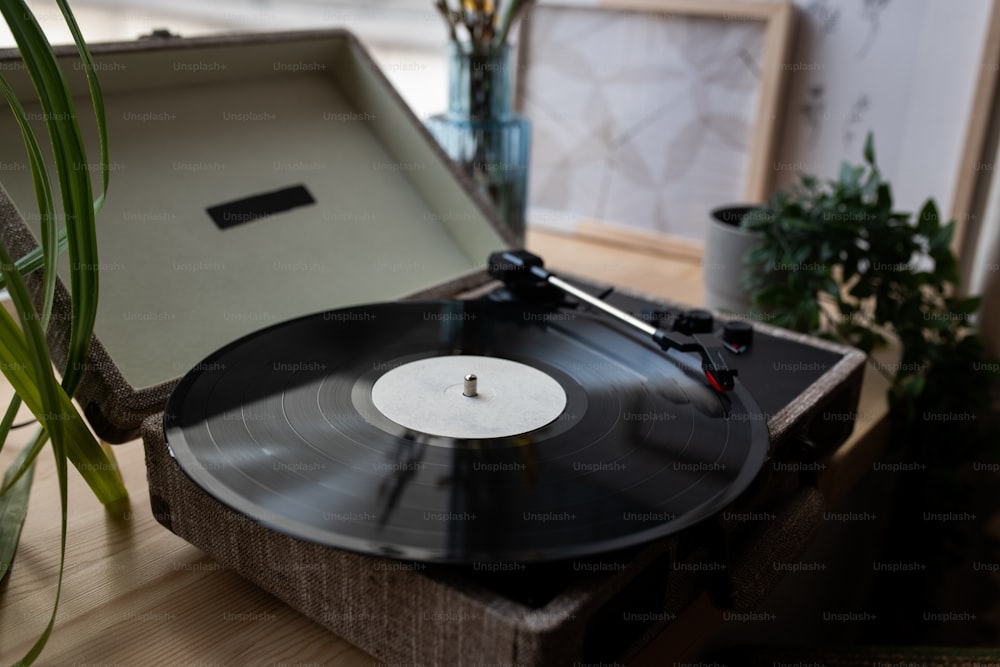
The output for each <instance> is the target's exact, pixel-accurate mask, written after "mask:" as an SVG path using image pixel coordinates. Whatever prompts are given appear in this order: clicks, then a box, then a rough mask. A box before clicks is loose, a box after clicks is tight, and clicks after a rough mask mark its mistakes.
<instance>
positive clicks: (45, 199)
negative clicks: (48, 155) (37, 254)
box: [0, 78, 59, 330]
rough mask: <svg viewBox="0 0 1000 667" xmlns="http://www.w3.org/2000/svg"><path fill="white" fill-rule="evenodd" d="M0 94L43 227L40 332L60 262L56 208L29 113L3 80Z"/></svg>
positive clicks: (46, 320)
mask: <svg viewBox="0 0 1000 667" xmlns="http://www.w3.org/2000/svg"><path fill="white" fill-rule="evenodd" d="M0 92H2V93H3V95H4V97H6V98H7V104H8V106H9V107H10V108H11V110H12V111H13V112H14V118H15V119H16V120H17V124H18V127H19V128H20V130H21V138H22V140H23V141H24V149H25V151H26V152H27V154H28V163H29V164H30V165H31V178H32V181H33V184H34V187H35V200H36V202H37V204H38V212H39V217H40V222H41V228H42V245H41V248H40V250H41V259H42V265H43V266H44V267H45V272H44V273H43V274H42V276H43V278H42V329H43V330H44V329H48V326H49V318H50V317H51V316H52V302H53V299H54V297H55V291H56V264H57V263H58V261H59V246H58V244H57V243H56V238H57V232H56V219H55V215H54V213H53V210H54V209H55V206H54V205H53V203H52V189H51V188H50V187H49V172H48V169H46V167H45V160H44V159H43V158H42V151H41V149H40V148H39V147H38V139H37V138H36V137H35V133H34V131H33V130H32V129H31V123H30V122H29V121H28V114H27V113H25V111H24V107H23V106H22V105H21V102H20V100H18V99H17V96H16V95H15V94H14V91H13V90H11V88H10V86H9V85H8V84H7V82H6V81H5V80H3V79H2V78H0ZM4 282H6V280H5V281H4Z"/></svg>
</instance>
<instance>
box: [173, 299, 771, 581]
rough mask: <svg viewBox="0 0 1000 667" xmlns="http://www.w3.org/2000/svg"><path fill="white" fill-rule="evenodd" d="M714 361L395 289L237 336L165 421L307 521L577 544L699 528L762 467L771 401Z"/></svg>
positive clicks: (477, 541)
mask: <svg viewBox="0 0 1000 667" xmlns="http://www.w3.org/2000/svg"><path fill="white" fill-rule="evenodd" d="M698 363H699V362H698V359H697V358H696V357H694V356H692V355H686V354H679V353H678V354H675V353H671V354H665V353H663V352H662V351H660V350H659V349H658V348H656V347H654V346H653V345H652V344H651V343H649V342H647V341H646V340H644V339H643V338H642V335H641V334H635V333H633V332H632V331H631V330H628V329H626V328H625V327H624V326H622V325H619V324H618V323H617V322H613V321H609V320H608V319H607V318H605V317H603V316H600V315H595V314H590V313H588V312H578V311H575V310H572V309H565V310H563V309H559V310H549V309H545V308H533V307H526V306H523V305H520V304H517V303H499V302H492V301H435V302H398V303H387V304H376V305H372V306H366V307H361V308H350V309H343V310H337V311H331V312H327V313H320V314H316V315H311V316H307V317H303V318H299V319H296V320H292V321H289V322H285V323H282V324H278V325H275V326H272V327H269V328H267V329H263V330H261V331H259V332H256V333H253V334H251V335H249V336H247V337H245V338H243V339H240V340H238V341H236V342H234V343H232V344H230V345H228V346H227V347H225V348H223V349H222V350H220V351H218V352H216V353H215V354H213V355H211V356H210V357H208V358H207V359H205V360H204V361H203V362H202V363H200V364H199V365H198V366H197V367H196V368H195V369H194V370H192V371H191V372H190V373H188V374H187V375H186V376H185V377H184V378H183V379H182V381H181V383H180V384H179V385H178V387H177V389H176V390H175V391H174V393H173V395H172V396H171V398H170V401H169V403H168V406H167V411H166V416H165V423H164V426H165V433H166V438H167V443H168V445H169V447H170V450H171V452H172V454H173V456H174V458H175V459H176V461H177V463H178V464H179V465H180V467H181V468H182V469H183V470H184V472H185V473H186V474H187V475H188V476H190V478H191V479H192V480H193V481H194V482H195V483H196V484H197V485H198V486H200V487H201V488H202V489H204V490H205V491H206V492H207V493H209V494H211V495H212V496H214V497H215V498H216V499H218V500H219V501H221V502H222V503H224V504H226V505H228V506H229V507H231V508H232V509H234V510H236V511H238V512H240V513H242V514H244V515H246V516H248V517H250V518H252V519H253V520H255V521H257V522H259V523H261V524H263V525H265V526H268V527H270V528H273V529H275V530H277V531H280V532H283V533H286V534H288V535H292V536H294V537H297V538H301V539H304V540H309V541H313V542H317V543H319V544H323V545H328V546H331V547H338V548H344V549H350V550H354V551H359V552H366V553H371V554H376V555H381V556H388V557H395V558H404V559H412V560H421V561H428V562H450V563H470V562H475V561H480V560H494V561H531V560H538V561H546V560H560V559H567V558H574V557H580V556H587V555H595V554H600V553H604V552H608V551H612V550H616V549H619V548H624V547H627V546H632V545H635V544H639V543H642V542H646V541H649V540H652V539H655V538H657V537H661V536H664V535H667V534H670V533H673V532H675V531H677V530H680V529H681V528H684V527H686V526H690V525H692V524H694V523H695V522H697V521H700V520H702V519H705V518H707V517H709V516H711V515H713V514H714V513H716V512H718V511H720V510H721V509H722V508H723V507H725V506H726V505H727V504H728V503H729V502H730V501H732V500H733V499H734V498H735V497H736V496H737V495H738V494H739V493H741V492H742V491H743V490H744V489H745V488H746V487H747V486H748V485H749V484H750V482H752V481H753V479H754V478H755V477H756V475H757V473H758V472H759V470H760V468H761V466H762V465H763V463H764V461H765V459H766V457H767V454H768V435H767V426H766V422H765V418H764V416H763V414H762V413H761V411H760V410H759V409H758V408H757V407H756V404H755V403H754V401H753V400H752V398H751V397H750V395H749V393H748V392H747V391H746V389H745V388H744V387H743V386H742V385H741V384H740V383H737V387H736V389H735V390H734V391H731V392H727V393H725V394H720V393H717V392H715V391H714V390H712V389H711V388H709V387H708V386H707V385H706V384H705V381H704V375H703V374H702V373H701V372H700V370H699V368H698ZM471 375H475V376H476V378H475V380H474V381H471V385H472V387H473V391H472V392H471V393H472V395H466V390H467V389H468V388H469V386H470V385H469V381H467V378H466V376H471Z"/></svg>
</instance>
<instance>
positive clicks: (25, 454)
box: [0, 0, 127, 664]
mask: <svg viewBox="0 0 1000 667" xmlns="http://www.w3.org/2000/svg"><path fill="white" fill-rule="evenodd" d="M58 4H59V7H60V9H61V11H62V13H63V16H64V18H65V20H66V22H67V25H68V26H69V28H70V31H71V33H72V34H73V36H74V40H75V41H76V44H77V48H78V52H79V54H80V59H81V61H82V64H83V69H84V70H85V71H86V75H87V81H88V85H89V88H90V93H91V101H92V103H93V107H94V112H95V114H96V118H97V127H98V134H99V139H100V143H101V164H102V189H101V192H100V193H99V194H98V196H97V198H96V201H95V199H94V192H93V188H92V186H91V182H90V173H89V171H88V170H87V169H85V168H81V165H87V164H89V162H88V161H87V155H86V150H85V148H84V140H83V136H82V134H81V132H80V127H79V123H78V121H77V116H76V109H75V106H74V103H73V98H72V95H71V93H70V91H69V87H68V85H67V82H66V80H65V78H64V76H63V73H62V70H61V68H60V65H59V62H58V60H57V59H56V56H55V53H54V52H53V50H52V47H51V45H50V44H49V43H48V40H47V39H46V37H45V35H44V33H43V32H42V29H41V27H40V26H39V25H38V22H37V21H36V19H35V16H34V14H33V13H32V12H31V10H30V9H29V8H28V6H27V5H26V4H25V3H24V1H23V0H0V13H2V14H3V16H4V20H5V21H6V22H7V25H8V27H9V28H10V29H11V32H12V34H13V35H14V38H15V40H16V41H17V47H18V51H19V52H20V55H21V59H22V60H23V62H24V64H25V68H26V70H27V72H28V74H29V75H30V77H31V81H32V83H33V84H34V89H35V93H36V95H37V105H38V106H39V107H40V109H41V112H42V114H41V115H42V117H43V118H44V119H45V130H46V134H47V135H48V139H49V144H50V146H51V150H52V158H53V159H52V165H53V166H54V167H55V172H56V177H55V179H54V181H53V179H52V177H51V175H50V174H49V170H48V167H47V166H46V161H45V159H44V157H43V152H42V149H41V144H40V142H39V141H38V138H37V136H36V132H35V128H34V127H33V126H32V124H31V123H30V122H29V115H28V114H27V112H26V111H25V108H24V105H23V104H22V101H21V100H20V99H18V97H17V95H16V94H15V92H14V89H13V88H12V87H11V86H10V85H9V83H8V81H7V80H6V79H5V78H3V77H0V93H2V94H3V96H4V98H5V99H6V101H7V105H8V107H9V108H10V110H11V112H12V114H13V117H14V120H15V122H16V123H17V127H18V129H19V131H20V134H21V138H22V139H23V141H24V145H25V151H26V153H27V156H28V161H29V164H30V167H31V175H32V183H33V185H34V189H35V195H36V204H37V206H38V212H39V220H40V221H41V245H40V247H39V248H38V249H37V251H35V252H33V253H30V254H29V255H28V256H25V257H22V258H19V259H18V260H17V261H16V262H15V261H14V259H13V258H12V257H11V255H10V253H9V252H8V249H7V248H6V247H5V246H3V245H2V244H0V280H2V282H0V285H2V286H4V287H6V288H7V290H8V291H9V293H10V295H11V299H12V301H13V303H14V307H15V310H16V312H17V319H16V320H15V318H13V317H11V316H10V314H9V313H8V312H7V311H6V309H3V308H0V362H2V363H0V367H2V369H3V373H4V375H5V377H6V379H7V381H8V382H10V384H11V386H12V387H13V388H14V391H15V393H16V396H15V398H14V400H13V401H12V402H11V405H10V406H8V408H7V410H6V411H5V413H4V417H3V419H2V421H0V448H2V446H3V444H4V443H5V442H6V440H7V436H8V435H9V433H10V427H11V424H12V423H13V420H14V416H15V414H16V413H17V410H18V408H19V407H20V406H21V404H22V403H23V404H24V405H26V406H27V407H28V408H29V409H30V410H31V412H32V413H33V415H34V417H35V419H36V420H37V421H38V424H39V426H40V428H39V430H38V432H37V433H36V435H35V436H34V438H32V439H31V441H30V442H29V443H28V445H27V446H26V447H25V449H23V450H22V451H21V452H20V454H19V456H18V457H17V459H16V460H15V461H14V462H13V464H12V465H11V467H10V468H9V469H8V470H7V472H6V473H5V475H4V477H3V481H2V486H0V577H3V576H6V574H7V573H8V572H9V570H10V564H11V562H12V560H13V557H14V553H15V551H16V548H17V542H18V540H19V537H20V532H21V526H22V524H23V521H24V517H25V514H26V507H27V500H28V494H29V491H30V488H31V482H32V478H33V466H34V462H35V459H36V458H37V456H38V455H39V453H41V451H42V449H43V447H44V446H45V444H46V443H47V442H51V444H52V451H53V453H54V454H55V462H56V473H57V480H58V486H59V498H60V504H61V507H62V512H61V514H62V527H61V528H62V529H61V537H60V545H59V554H60V567H59V578H58V582H57V586H56V597H55V602H54V603H53V606H52V615H51V616H50V618H49V620H48V624H47V625H46V627H45V628H44V629H43V630H42V632H41V636H40V637H39V638H38V640H37V641H36V642H35V644H34V645H33V646H32V647H31V648H30V649H29V651H28V653H27V654H26V655H25V656H24V657H23V658H22V659H21V661H19V662H20V663H23V664H30V663H32V662H33V661H34V660H36V659H37V658H38V656H39V654H40V653H41V652H42V650H43V649H44V647H45V644H46V642H47V641H48V638H49V635H50V634H51V632H52V628H53V625H54V623H55V616H56V611H57V609H58V603H59V595H60V591H61V588H62V571H63V568H62V565H63V563H64V560H65V553H66V509H67V505H68V499H67V472H68V463H70V462H71V463H73V464H74V465H75V466H76V468H77V470H78V471H79V472H80V474H81V476H82V477H83V478H84V479H85V480H86V481H87V483H88V484H89V485H90V487H91V489H92V490H93V491H94V493H95V494H96V495H97V497H98V498H99V499H100V500H101V502H103V503H104V504H105V505H106V506H108V507H109V508H115V507H117V506H119V505H120V504H121V503H124V502H127V493H126V491H125V487H124V485H123V483H122V480H121V476H120V475H119V473H118V469H117V466H116V465H115V464H114V459H113V458H112V457H111V455H110V452H109V451H108V450H107V449H106V448H104V447H103V446H102V445H101V443H99V442H98V441H97V440H96V439H95V438H94V436H93V435H92V434H91V433H90V431H89V429H88V427H87V425H86V423H85V421H84V420H83V418H82V417H81V415H80V413H79V412H78V411H77V409H76V407H75V406H74V405H73V403H72V401H71V397H72V395H73V394H74V392H75V391H76V389H77V386H78V385H79V383H80V381H81V379H82V377H83V370H82V369H84V368H85V367H86V360H87V358H88V356H89V352H90V341H91V337H92V333H93V327H94V320H95V319H96V315H97V290H98V273H97V267H98V260H97V237H96V231H95V224H94V221H95V215H96V213H97V211H98V210H99V209H100V206H101V203H102V202H103V200H104V194H105V192H106V190H107V181H108V168H107V164H108V157H107V156H108V146H107V137H106V120H105V116H104V107H103V102H102V96H101V90H100V87H99V84H98V81H97V78H96V76H95V75H94V72H95V67H94V63H93V60H92V59H91V57H90V54H89V52H88V51H87V48H86V45H85V44H84V42H83V38H82V36H81V35H80V31H79V28H78V27H77V25H76V21H75V20H74V18H73V15H72V13H71V12H70V10H69V7H68V6H67V4H66V2H65V0H58ZM53 185H54V186H55V187H53ZM55 192H58V193H59V199H60V202H61V215H60V214H59V213H57V208H56V205H55V201H54V193H55ZM60 222H61V223H62V228H60ZM63 248H65V249H66V250H67V254H68V255H69V260H70V301H71V307H72V320H71V323H70V328H69V340H68V343H67V348H68V349H67V362H66V367H65V368H63V369H60V370H61V371H62V372H61V379H60V373H57V369H55V368H54V367H53V364H52V359H51V356H50V352H49V348H48V343H47V339H46V332H47V329H48V326H49V320H50V319H51V316H52V304H53V296H54V291H55V285H56V274H57V270H56V269H57V262H58V259H59V254H60V252H61V251H62V249H63ZM38 269H41V270H42V274H41V275H42V286H41V293H40V299H39V302H40V304H41V309H40V312H39V310H36V307H35V302H34V300H33V295H32V293H31V292H30V290H29V288H28V286H27V284H26V282H25V276H26V275H27V274H28V273H30V272H32V271H35V270H38ZM36 296H37V295H36Z"/></svg>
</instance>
